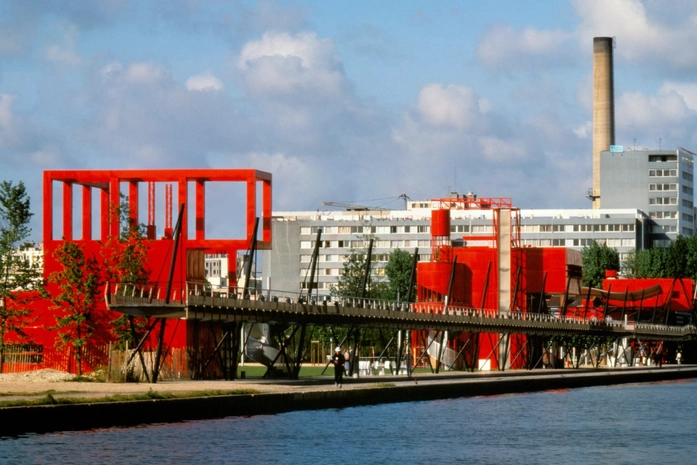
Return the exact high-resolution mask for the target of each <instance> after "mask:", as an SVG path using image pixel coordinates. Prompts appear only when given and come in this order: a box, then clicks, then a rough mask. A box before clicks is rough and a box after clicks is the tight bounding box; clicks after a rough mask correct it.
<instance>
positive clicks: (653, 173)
mask: <svg viewBox="0 0 697 465" xmlns="http://www.w3.org/2000/svg"><path fill="white" fill-rule="evenodd" d="M677 175H678V170H676V169H665V170H649V177H650V178H661V177H675V176H677Z"/></svg>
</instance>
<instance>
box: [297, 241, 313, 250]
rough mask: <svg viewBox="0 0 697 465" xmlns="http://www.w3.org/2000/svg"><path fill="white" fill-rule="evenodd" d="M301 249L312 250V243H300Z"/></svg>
mask: <svg viewBox="0 0 697 465" xmlns="http://www.w3.org/2000/svg"><path fill="white" fill-rule="evenodd" d="M300 248H301V249H311V248H312V241H300Z"/></svg>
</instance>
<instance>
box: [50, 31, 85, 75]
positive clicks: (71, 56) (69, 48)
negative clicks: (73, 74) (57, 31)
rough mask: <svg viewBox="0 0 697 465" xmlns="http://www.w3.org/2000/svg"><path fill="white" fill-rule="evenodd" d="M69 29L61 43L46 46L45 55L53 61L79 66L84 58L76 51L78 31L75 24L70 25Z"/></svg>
mask: <svg viewBox="0 0 697 465" xmlns="http://www.w3.org/2000/svg"><path fill="white" fill-rule="evenodd" d="M67 29H68V31H67V32H66V33H65V34H64V35H63V38H62V41H61V43H60V44H51V45H48V46H47V47H46V50H45V52H44V57H45V58H46V59H47V60H48V61H51V62H54V63H57V64H63V65H68V66H79V65H80V64H82V58H81V57H80V55H79V54H78V53H77V52H76V45H77V36H78V31H77V27H76V26H75V25H69V26H68V27H67Z"/></svg>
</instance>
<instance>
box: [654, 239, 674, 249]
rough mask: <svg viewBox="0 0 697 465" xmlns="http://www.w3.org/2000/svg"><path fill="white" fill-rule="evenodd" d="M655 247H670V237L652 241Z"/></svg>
mask: <svg viewBox="0 0 697 465" xmlns="http://www.w3.org/2000/svg"><path fill="white" fill-rule="evenodd" d="M651 245H652V246H653V247H669V246H670V239H655V240H653V241H651Z"/></svg>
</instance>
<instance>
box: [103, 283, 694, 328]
mask: <svg viewBox="0 0 697 465" xmlns="http://www.w3.org/2000/svg"><path fill="white" fill-rule="evenodd" d="M105 292H106V294H107V295H106V296H105V297H106V300H107V303H108V304H109V305H110V308H113V309H115V310H118V309H121V310H124V309H125V308H127V307H130V308H138V309H141V308H142V309H144V311H143V313H144V314H146V313H147V311H148V309H153V308H157V309H158V310H159V313H158V315H167V314H171V315H174V314H175V313H176V312H175V310H176V311H179V312H186V311H187V309H188V308H189V307H192V308H194V310H193V311H192V313H194V316H193V317H194V318H196V316H195V314H197V313H201V311H200V308H201V307H206V308H207V309H208V310H206V313H207V314H210V313H211V312H215V310H214V309H211V308H212V307H215V308H220V309H227V310H224V311H225V312H229V311H231V310H233V309H237V310H238V311H243V310H245V311H246V310H255V311H258V312H264V311H278V312H281V310H280V309H281V308H286V309H290V308H292V310H287V312H288V313H292V314H294V315H297V313H298V312H299V311H303V312H306V313H308V312H309V313H310V314H316V315H326V314H327V311H326V309H327V308H328V307H333V309H332V311H331V312H330V313H332V315H333V316H337V314H339V313H340V312H338V311H339V309H343V310H342V312H345V314H346V316H347V317H353V318H355V317H358V318H366V319H368V318H375V317H380V318H382V319H383V320H389V319H391V320H392V321H396V320H400V321H404V320H405V319H409V320H410V321H416V320H418V321H419V325H420V326H421V327H423V326H424V325H425V323H424V321H423V317H425V316H426V315H432V316H433V319H432V320H431V321H433V322H434V323H443V324H450V325H452V324H455V323H457V322H461V323H463V324H471V325H472V327H473V328H496V329H497V330H498V329H500V330H501V331H502V332H517V331H518V330H520V331H521V332H529V333H532V332H535V329H539V330H540V333H544V330H545V329H546V330H549V331H550V334H554V333H555V332H558V331H565V330H567V329H568V330H569V331H573V332H578V333H583V332H592V333H594V334H600V333H607V334H615V335H618V334H621V333H624V334H631V333H636V334H641V335H642V337H646V336H650V335H652V334H653V335H667V336H670V337H672V338H676V339H677V338H681V337H697V328H695V326H694V325H688V326H668V325H662V324H654V323H642V322H635V321H627V320H617V319H612V318H611V317H608V318H605V319H598V318H597V317H596V316H591V317H589V318H585V317H582V316H579V315H578V314H573V313H572V314H571V315H568V316H558V315H552V314H539V313H524V312H519V311H515V312H510V313H508V314H499V312H498V310H493V309H484V310H480V309H476V308H472V307H457V306H449V307H448V308H447V310H446V307H445V305H444V304H443V303H442V302H416V303H411V304H408V303H405V302H397V301H390V300H380V299H368V298H359V297H335V296H321V297H317V296H308V294H307V293H306V292H305V293H302V292H290V291H280V290H274V289H247V288H239V287H228V286H224V287H221V286H213V285H211V284H207V283H197V282H185V283H178V284H177V283H175V284H173V285H172V286H169V287H168V286H167V284H166V283H147V284H123V283H119V284H111V285H108V286H107V289H106V291H105ZM276 303H281V304H295V305H291V306H278V305H275V304H276ZM177 309H178V310H177ZM302 309H305V310H302ZM323 309H325V310H323ZM359 309H360V310H359ZM365 311H369V313H366V312H365ZM370 311H377V312H378V313H380V315H377V313H376V312H370ZM221 312H223V310H221ZM390 315H393V316H390ZM407 315H412V316H407ZM153 316H155V313H154V310H153ZM180 316H182V315H180ZM186 316H187V317H190V315H189V313H187V314H186ZM319 318H320V319H321V317H319ZM318 321H319V320H318Z"/></svg>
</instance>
